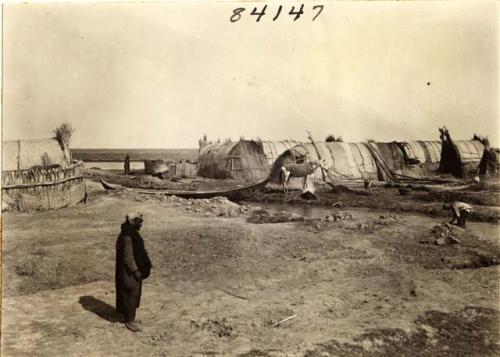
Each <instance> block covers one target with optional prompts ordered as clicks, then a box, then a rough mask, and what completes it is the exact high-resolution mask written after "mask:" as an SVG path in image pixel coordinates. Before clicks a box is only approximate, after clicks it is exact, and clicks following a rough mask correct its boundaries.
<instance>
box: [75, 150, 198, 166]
mask: <svg viewBox="0 0 500 357" xmlns="http://www.w3.org/2000/svg"><path fill="white" fill-rule="evenodd" d="M71 153H72V155H73V159H76V160H81V161H84V162H96V161H100V162H102V161H107V162H115V163H117V162H122V163H123V160H124V159H125V156H126V155H129V157H130V160H131V161H132V162H131V165H132V163H133V162H134V161H141V165H143V164H142V161H143V160H160V159H163V160H170V161H180V160H189V161H196V158H197V157H198V149H71ZM113 165H116V164H113ZM122 168H123V166H122Z"/></svg>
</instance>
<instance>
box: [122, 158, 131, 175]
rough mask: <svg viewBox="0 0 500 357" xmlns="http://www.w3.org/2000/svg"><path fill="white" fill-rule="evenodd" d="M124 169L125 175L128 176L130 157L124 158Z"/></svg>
mask: <svg viewBox="0 0 500 357" xmlns="http://www.w3.org/2000/svg"><path fill="white" fill-rule="evenodd" d="M123 166H124V168H125V175H130V157H129V156H128V155H127V156H125V164H124V165H123Z"/></svg>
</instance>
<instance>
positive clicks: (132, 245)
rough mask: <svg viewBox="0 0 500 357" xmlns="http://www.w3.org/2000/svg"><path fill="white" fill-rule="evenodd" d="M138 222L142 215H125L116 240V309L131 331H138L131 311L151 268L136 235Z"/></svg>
mask: <svg viewBox="0 0 500 357" xmlns="http://www.w3.org/2000/svg"><path fill="white" fill-rule="evenodd" d="M142 223H143V216H142V214H140V213H132V214H128V215H127V217H126V219H125V222H124V223H123V224H122V226H121V232H120V235H119V236H118V239H117V241H116V269H115V284H116V311H117V312H118V313H119V314H122V315H123V316H124V318H125V326H126V327H127V328H128V329H129V330H131V331H133V332H137V331H141V329H140V328H139V326H137V322H136V321H135V312H136V309H137V308H138V307H139V304H140V302H141V293H142V280H144V279H146V278H147V277H148V276H149V274H150V271H151V267H152V264H151V261H150V259H149V256H148V253H147V251H146V248H145V246H144V240H143V239H142V237H141V235H140V234H139V230H140V229H141V227H142Z"/></svg>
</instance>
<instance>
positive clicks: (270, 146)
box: [262, 140, 301, 166]
mask: <svg viewBox="0 0 500 357" xmlns="http://www.w3.org/2000/svg"><path fill="white" fill-rule="evenodd" d="M299 144H301V143H300V142H298V141H295V140H281V141H262V149H263V150H264V154H265V155H266V157H267V162H268V163H269V165H270V166H272V165H273V164H274V161H276V159H277V158H278V156H280V155H281V154H282V153H284V152H285V151H286V150H288V149H291V148H293V147H294V146H296V145H299Z"/></svg>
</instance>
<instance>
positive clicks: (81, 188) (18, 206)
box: [2, 139, 86, 211]
mask: <svg viewBox="0 0 500 357" xmlns="http://www.w3.org/2000/svg"><path fill="white" fill-rule="evenodd" d="M2 148H3V151H2V210H21V211H24V210H48V209H57V208H61V207H66V206H70V205H73V204H76V203H79V202H81V201H83V200H84V199H85V195H86V189H85V181H84V178H83V174H82V168H83V164H82V163H80V162H79V163H72V162H71V156H70V153H69V150H68V149H67V148H66V147H65V146H61V145H60V144H59V142H58V141H57V140H56V139H41V140H13V141H4V142H3V143H2Z"/></svg>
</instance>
